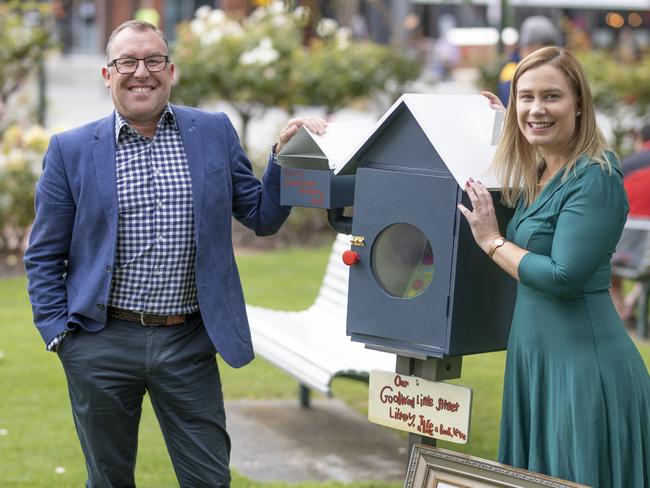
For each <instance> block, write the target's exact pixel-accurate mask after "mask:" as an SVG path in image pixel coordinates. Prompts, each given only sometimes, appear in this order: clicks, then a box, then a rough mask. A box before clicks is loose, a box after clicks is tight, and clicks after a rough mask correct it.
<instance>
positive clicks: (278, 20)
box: [271, 15, 289, 27]
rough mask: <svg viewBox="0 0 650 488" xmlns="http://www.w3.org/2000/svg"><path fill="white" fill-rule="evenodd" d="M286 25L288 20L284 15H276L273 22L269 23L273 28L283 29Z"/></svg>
mask: <svg viewBox="0 0 650 488" xmlns="http://www.w3.org/2000/svg"><path fill="white" fill-rule="evenodd" d="M288 23H289V20H288V19H287V17H286V16H284V15H276V16H275V17H273V20H272V21H271V24H272V25H273V27H284V26H285V25H287V24H288Z"/></svg>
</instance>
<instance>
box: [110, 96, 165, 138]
mask: <svg viewBox="0 0 650 488" xmlns="http://www.w3.org/2000/svg"><path fill="white" fill-rule="evenodd" d="M165 125H170V126H171V127H172V128H173V129H174V130H178V125H177V123H176V116H175V115H174V112H173V111H172V107H171V105H170V104H167V105H165V108H164V109H163V111H162V115H161V116H160V120H159V121H158V127H157V128H156V132H157V131H158V130H159V129H160V128H161V127H164V126H165ZM126 131H131V132H132V133H133V134H136V131H135V129H133V127H131V126H130V125H129V123H128V122H127V121H126V120H124V117H122V116H121V115H120V113H119V112H118V111H115V142H116V143H117V144H119V143H120V135H121V134H122V133H123V132H126Z"/></svg>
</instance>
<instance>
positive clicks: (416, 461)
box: [404, 444, 591, 488]
mask: <svg viewBox="0 0 650 488" xmlns="http://www.w3.org/2000/svg"><path fill="white" fill-rule="evenodd" d="M540 487H545V488H591V487H588V486H586V485H581V484H578V483H573V482H571V481H565V480H561V479H558V478H552V477H550V476H546V475H543V474H539V473H534V472H532V471H527V470H525V469H519V468H514V467H512V466H508V465H505V464H500V463H497V462H494V461H488V460H486V459H481V458H477V457H473V456H468V455H466V454H461V453H458V452H454V451H449V450H446V449H440V448H436V447H431V446H425V445H423V444H416V445H415V446H414V447H413V451H412V452H411V457H410V460H409V464H408V470H407V473H406V479H405V481H404V488H540Z"/></svg>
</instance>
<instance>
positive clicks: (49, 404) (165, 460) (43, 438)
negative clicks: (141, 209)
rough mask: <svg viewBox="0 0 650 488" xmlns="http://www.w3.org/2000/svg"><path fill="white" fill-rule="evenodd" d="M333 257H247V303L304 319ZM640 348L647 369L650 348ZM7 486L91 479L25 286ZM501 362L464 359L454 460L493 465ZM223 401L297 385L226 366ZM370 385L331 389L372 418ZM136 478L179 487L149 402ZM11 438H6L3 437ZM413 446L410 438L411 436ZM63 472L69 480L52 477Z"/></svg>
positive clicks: (15, 294)
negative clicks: (461, 455)
mask: <svg viewBox="0 0 650 488" xmlns="http://www.w3.org/2000/svg"><path fill="white" fill-rule="evenodd" d="M329 251H330V248H329V247H323V248H320V249H316V250H314V249H310V250H305V249H292V250H284V251H278V252H273V253H260V254H254V255H246V256H241V257H240V258H239V259H238V261H239V263H240V271H241V275H242V280H243V281H244V288H245V292H246V298H247V300H248V302H249V303H252V304H256V305H263V306H267V307H272V308H277V309H285V310H300V309H303V308H306V307H307V306H309V305H310V304H311V303H312V301H313V300H314V298H315V296H316V293H317V291H318V288H319V286H320V282H321V279H322V274H323V272H324V269H325V265H326V261H327V257H328V255H329ZM638 345H639V349H640V350H641V353H642V355H643V357H644V359H645V361H646V364H649V363H650V343H648V342H645V343H640V344H638ZM0 351H3V353H4V357H3V358H1V359H0V429H6V435H0V486H2V487H7V488H13V487H25V488H39V487H43V488H45V487H47V488H50V487H54V486H55V487H79V486H82V485H83V483H84V480H85V467H84V461H83V456H82V454H81V450H80V448H79V442H78V440H77V436H76V433H75V431H74V426H73V422H72V417H71V414H70V407H69V400H68V397H67V389H66V386H65V377H64V375H63V372H62V369H61V366H60V364H59V360H58V358H57V357H56V355H54V354H49V353H46V352H45V351H44V347H43V343H42V341H41V339H40V337H39V335H38V333H37V331H36V329H35V328H34V326H33V325H32V322H31V311H30V307H29V302H28V299H27V295H26V292H25V280H24V278H11V279H4V280H0ZM504 358H505V355H504V353H493V354H483V355H478V356H470V357H466V358H464V359H463V374H462V378H461V379H460V380H457V381H456V383H459V384H462V385H465V386H469V387H471V388H472V389H473V392H474V400H473V412H472V420H471V429H470V441H469V442H468V444H467V445H465V446H459V445H457V444H453V445H451V444H446V443H440V445H441V446H443V447H447V448H451V449H453V450H456V451H463V452H468V453H471V454H473V455H476V456H479V457H483V458H487V459H495V458H496V448H497V442H498V422H499V412H500V404H501V388H502V374H503V367H504ZM219 365H220V368H221V374H222V381H223V387H224V395H225V398H226V399H229V400H233V399H238V398H288V399H295V398H296V396H297V384H296V382H295V380H293V379H292V378H291V377H289V376H288V375H286V374H284V373H283V372H281V371H280V370H278V369H277V368H275V367H274V366H272V365H271V364H269V363H268V362H266V361H264V360H263V359H259V358H258V359H256V360H255V361H253V362H252V363H251V364H250V365H248V366H246V367H245V368H241V369H237V370H235V369H232V368H230V367H228V366H227V365H225V364H224V363H223V362H222V361H220V362H219ZM367 394H368V389H367V385H365V384H363V383H360V382H357V381H352V380H346V379H337V380H335V381H334V395H335V396H336V397H338V398H341V399H343V400H344V401H345V402H347V403H348V404H349V405H351V406H353V407H354V408H356V409H358V410H359V411H362V412H365V410H366V403H367ZM144 405H145V407H144V412H143V418H142V422H141V427H140V443H139V446H140V448H139V452H138V466H137V471H136V479H137V481H138V486H142V487H145V488H146V487H155V488H164V487H174V486H178V485H177V482H176V479H175V477H174V474H173V472H172V468H171V463H170V461H169V457H168V455H167V452H166V450H165V447H164V442H163V439H162V436H161V434H160V430H159V428H158V424H157V422H156V420H155V417H154V415H153V412H152V409H151V407H150V405H149V402H145V403H144ZM2 432H4V431H0V434H1V433H2ZM404 443H405V445H406V436H404ZM57 466H61V467H64V468H65V473H63V474H55V472H54V470H55V468H56V467H57ZM233 486H235V487H237V488H284V487H289V486H291V487H293V488H339V487H343V486H346V487H348V488H397V486H399V485H398V484H396V483H392V484H391V483H378V482H374V483H373V482H368V483H352V484H347V485H346V484H342V483H301V484H293V485H289V484H283V483H257V482H253V481H251V480H248V479H246V478H244V477H242V476H240V475H239V474H238V473H236V472H235V473H233Z"/></svg>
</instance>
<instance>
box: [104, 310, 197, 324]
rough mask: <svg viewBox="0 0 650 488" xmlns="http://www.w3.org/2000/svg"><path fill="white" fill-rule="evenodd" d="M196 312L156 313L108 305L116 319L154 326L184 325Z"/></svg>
mask: <svg viewBox="0 0 650 488" xmlns="http://www.w3.org/2000/svg"><path fill="white" fill-rule="evenodd" d="M197 313H198V312H195V313H193V314H189V315H155V314H151V313H144V312H134V311H133V310H124V309H123V308H115V307H108V316H109V317H111V318H114V319H120V320H127V321H129V322H137V323H138V324H140V325H153V326H160V327H165V326H172V325H183V324H184V323H185V322H186V321H187V320H188V319H189V318H190V317H192V316H193V315H195V314H197Z"/></svg>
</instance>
